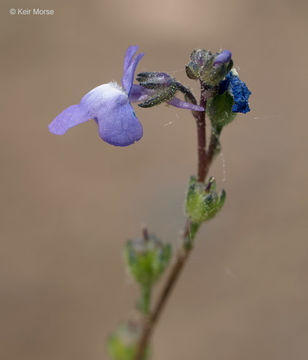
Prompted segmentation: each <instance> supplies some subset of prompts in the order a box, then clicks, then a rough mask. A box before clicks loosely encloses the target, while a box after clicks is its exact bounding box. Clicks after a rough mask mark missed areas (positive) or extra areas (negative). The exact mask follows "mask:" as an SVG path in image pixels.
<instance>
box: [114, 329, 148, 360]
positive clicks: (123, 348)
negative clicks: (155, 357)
mask: <svg viewBox="0 0 308 360" xmlns="http://www.w3.org/2000/svg"><path fill="white" fill-rule="evenodd" d="M141 333H142V328H141V326H140V325H138V324H136V323H133V322H127V323H122V324H120V325H119V326H118V327H117V329H116V331H115V332H114V333H113V334H112V335H111V336H110V337H109V339H108V342H107V348H108V353H109V356H110V358H111V359H112V360H134V359H135V356H136V352H137V344H138V341H139V339H140V336H141ZM148 355H149V351H146V354H145V356H144V358H143V360H146V359H148Z"/></svg>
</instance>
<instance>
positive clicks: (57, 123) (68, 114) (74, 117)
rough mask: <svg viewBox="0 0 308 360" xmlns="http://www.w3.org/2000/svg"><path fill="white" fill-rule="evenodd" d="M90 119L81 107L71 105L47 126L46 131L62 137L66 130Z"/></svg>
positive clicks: (85, 110)
mask: <svg viewBox="0 0 308 360" xmlns="http://www.w3.org/2000/svg"><path fill="white" fill-rule="evenodd" d="M90 119H91V116H89V114H88V112H87V109H86V108H84V107H83V106H82V105H72V106H70V107H68V108H67V109H65V110H64V111H62V112H61V114H59V115H58V116H57V117H56V118H55V119H54V120H53V121H52V122H51V123H50V124H49V125H48V129H49V131H50V132H51V133H53V134H55V135H64V134H65V133H66V131H67V130H68V129H70V128H71V127H73V126H76V125H78V124H81V123H83V122H85V121H88V120H90Z"/></svg>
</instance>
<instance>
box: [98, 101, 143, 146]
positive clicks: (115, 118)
mask: <svg viewBox="0 0 308 360" xmlns="http://www.w3.org/2000/svg"><path fill="white" fill-rule="evenodd" d="M96 120H97V123H98V131H99V136H100V137H101V138H102V139H103V140H104V141H106V142H107V143H109V144H111V145H115V146H128V145H131V144H133V143H134V142H136V141H138V140H140V139H141V138H142V135H143V129H142V125H141V123H140V121H139V120H138V119H137V117H136V115H135V112H134V109H133V108H132V106H131V104H130V103H129V102H128V101H127V103H126V104H118V105H116V106H112V107H102V108H101V110H100V113H99V114H98V116H97V117H96Z"/></svg>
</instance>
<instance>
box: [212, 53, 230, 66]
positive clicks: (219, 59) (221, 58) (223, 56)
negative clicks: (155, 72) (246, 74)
mask: <svg viewBox="0 0 308 360" xmlns="http://www.w3.org/2000/svg"><path fill="white" fill-rule="evenodd" d="M231 56H232V53H231V52H230V51H229V50H223V51H222V52H221V53H220V54H218V55H217V56H216V58H215V60H214V62H213V66H216V65H220V64H226V63H228V62H229V61H230V60H231Z"/></svg>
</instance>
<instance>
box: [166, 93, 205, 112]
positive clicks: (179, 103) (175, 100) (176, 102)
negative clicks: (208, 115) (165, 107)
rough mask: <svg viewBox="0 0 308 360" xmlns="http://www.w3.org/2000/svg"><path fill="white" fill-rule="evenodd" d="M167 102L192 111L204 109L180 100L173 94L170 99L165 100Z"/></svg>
mask: <svg viewBox="0 0 308 360" xmlns="http://www.w3.org/2000/svg"><path fill="white" fill-rule="evenodd" d="M167 104H169V105H172V106H175V107H177V108H180V109H187V110H192V111H204V108H203V107H202V106H199V105H195V104H192V103H188V102H186V101H182V100H181V99H179V98H177V97H176V96H174V97H173V98H172V99H171V100H169V101H167Z"/></svg>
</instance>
